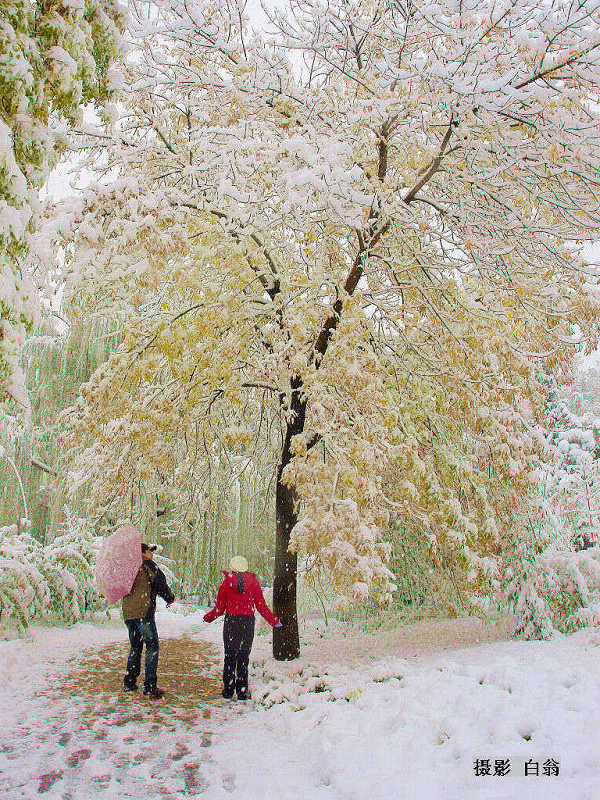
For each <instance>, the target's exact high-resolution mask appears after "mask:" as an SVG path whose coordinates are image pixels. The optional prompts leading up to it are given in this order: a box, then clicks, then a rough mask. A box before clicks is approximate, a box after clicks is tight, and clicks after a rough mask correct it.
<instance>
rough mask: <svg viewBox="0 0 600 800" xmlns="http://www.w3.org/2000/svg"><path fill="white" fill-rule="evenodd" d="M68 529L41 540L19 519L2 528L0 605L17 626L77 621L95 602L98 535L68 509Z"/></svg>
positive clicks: (20, 627) (0, 537) (0, 543)
mask: <svg viewBox="0 0 600 800" xmlns="http://www.w3.org/2000/svg"><path fill="white" fill-rule="evenodd" d="M67 519H68V524H67V530H66V532H65V533H64V534H63V535H62V536H58V537H57V538H56V539H54V541H52V542H50V543H49V544H47V545H42V544H40V542H38V541H37V540H36V539H34V538H33V537H32V536H31V534H30V533H29V531H28V529H27V527H25V530H21V531H20V530H19V528H18V526H17V525H9V526H7V527H4V528H0V608H1V609H2V612H3V615H5V616H6V617H8V618H10V619H12V620H14V622H15V623H16V625H17V627H18V628H19V629H21V630H23V629H25V628H27V626H28V625H29V624H30V623H31V622H32V621H33V620H34V619H43V620H48V621H56V622H75V621H76V620H78V619H81V618H82V617H83V616H84V614H85V612H86V611H89V610H90V609H92V608H94V607H95V606H96V603H97V600H98V595H97V593H96V591H95V589H94V584H93V580H94V573H93V564H94V561H95V557H96V552H97V549H98V539H97V537H95V536H93V535H92V534H91V533H90V532H89V531H88V530H87V529H86V528H85V527H84V525H83V524H82V521H81V520H77V522H76V523H73V521H72V520H71V519H70V517H69V516H68V515H67Z"/></svg>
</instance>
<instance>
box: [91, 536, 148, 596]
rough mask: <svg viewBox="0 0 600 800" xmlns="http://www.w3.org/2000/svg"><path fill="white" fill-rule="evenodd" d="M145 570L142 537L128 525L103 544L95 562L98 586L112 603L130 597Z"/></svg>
mask: <svg viewBox="0 0 600 800" xmlns="http://www.w3.org/2000/svg"><path fill="white" fill-rule="evenodd" d="M141 566H142V534H141V533H140V532H139V531H138V530H137V528H134V527H133V525H131V524H129V523H127V524H126V525H123V527H122V528H119V529H118V530H117V531H115V532H114V533H113V534H112V536H109V537H108V539H105V541H104V542H103V543H102V547H101V548H100V552H99V553H98V557H97V559H96V585H97V586H98V588H99V590H100V591H101V592H102V594H103V595H104V596H105V597H106V598H107V600H109V601H110V602H111V603H116V602H117V600H120V599H121V598H122V597H125V595H126V594H129V592H130V591H131V587H132V586H133V582H134V581H135V576H136V575H137V574H138V570H139V568H140V567H141Z"/></svg>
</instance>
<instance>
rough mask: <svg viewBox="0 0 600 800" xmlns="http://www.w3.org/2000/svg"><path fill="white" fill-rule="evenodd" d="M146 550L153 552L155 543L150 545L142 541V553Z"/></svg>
mask: <svg viewBox="0 0 600 800" xmlns="http://www.w3.org/2000/svg"><path fill="white" fill-rule="evenodd" d="M146 550H150V552H152V553H153V552H154V551H155V550H156V545H155V544H152V545H150V544H146V542H142V553H145V552H146Z"/></svg>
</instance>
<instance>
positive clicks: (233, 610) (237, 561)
mask: <svg viewBox="0 0 600 800" xmlns="http://www.w3.org/2000/svg"><path fill="white" fill-rule="evenodd" d="M229 569H230V570H231V572H227V571H226V570H223V574H224V575H225V579H224V580H223V583H222V584H221V586H220V588H219V592H218V594H217V602H216V604H215V607H214V608H213V609H212V610H211V611H209V612H208V613H207V614H205V615H204V620H205V622H212V621H213V620H214V619H216V618H217V617H220V616H221V614H223V613H224V614H225V624H224V625H223V644H224V646H225V660H224V664H223V692H222V694H223V697H225V698H227V699H228V700H230V699H231V698H232V697H233V692H234V689H235V692H236V694H237V699H238V700H247V699H248V697H249V693H248V660H249V658H250V650H251V649H252V640H253V639H254V607H255V606H256V610H257V611H258V612H259V613H260V614H261V615H262V616H263V617H264V618H265V619H266V620H267V622H268V623H269V625H272V626H273V627H274V628H279V627H281V622H280V621H279V620H278V619H277V617H276V616H275V614H273V612H272V611H271V610H270V609H269V607H268V606H267V604H266V603H265V598H264V597H263V593H262V589H261V588H260V584H259V582H258V581H257V579H256V575H255V574H254V573H253V572H248V562H247V561H246V559H245V558H244V557H243V556H234V557H233V558H232V559H231V561H230V562H229Z"/></svg>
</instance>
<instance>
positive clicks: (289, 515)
mask: <svg viewBox="0 0 600 800" xmlns="http://www.w3.org/2000/svg"><path fill="white" fill-rule="evenodd" d="M283 468H284V464H280V465H279V467H278V469H277V488H276V493H275V518H276V523H275V525H276V528H275V530H276V534H275V536H276V538H275V575H274V579H273V611H274V612H275V614H276V616H278V617H279V619H280V620H281V622H282V627H281V628H275V629H274V631H273V656H274V658H275V659H277V660H278V661H290V660H291V659H293V658H298V656H299V655H300V639H299V636H298V613H297V610H296V573H297V558H296V554H295V553H290V552H288V545H289V543H290V531H291V529H292V528H293V527H294V525H295V524H296V520H297V512H296V509H295V501H296V496H295V492H294V489H293V488H290V487H288V486H284V484H283V483H282V482H281V473H282V472H283Z"/></svg>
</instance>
